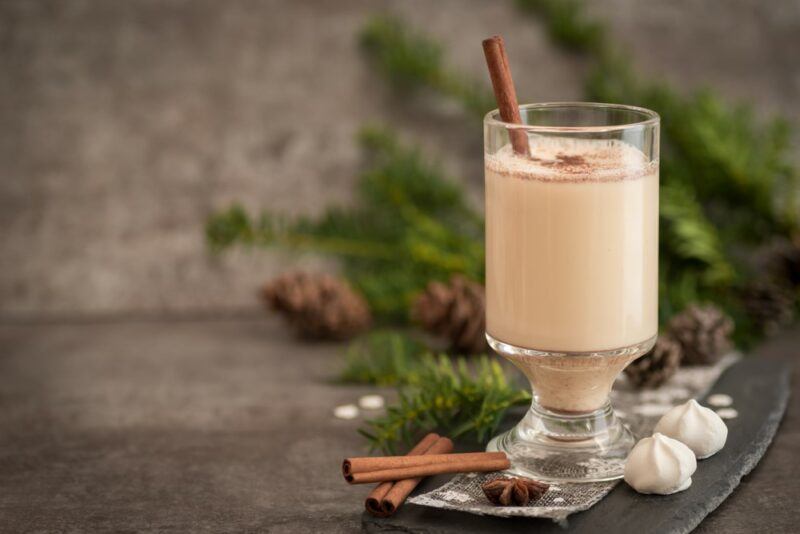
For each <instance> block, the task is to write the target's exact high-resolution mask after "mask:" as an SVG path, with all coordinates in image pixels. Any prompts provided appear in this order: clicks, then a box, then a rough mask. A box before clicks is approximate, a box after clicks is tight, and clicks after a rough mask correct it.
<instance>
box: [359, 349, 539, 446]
mask: <svg viewBox="0 0 800 534" xmlns="http://www.w3.org/2000/svg"><path fill="white" fill-rule="evenodd" d="M471 361H472V362H473V363H474V365H473V369H474V370H471V368H470V366H468V365H467V363H466V361H465V360H464V359H458V360H456V362H455V364H453V362H452V361H451V360H450V359H449V358H448V357H447V356H443V355H442V356H438V357H434V356H432V355H426V356H424V357H423V359H422V363H421V365H420V368H419V370H418V372H417V373H414V374H412V375H411V377H410V380H409V383H408V384H407V385H406V386H403V387H401V388H400V389H399V398H398V402H397V404H395V405H393V406H390V407H389V408H388V409H387V413H386V415H384V416H383V417H379V418H376V419H372V420H370V421H368V422H367V427H366V428H363V429H361V430H360V432H361V433H362V435H364V436H365V437H366V438H367V439H368V440H369V442H370V446H371V448H372V449H373V450H382V451H384V452H387V453H394V452H395V451H396V450H397V446H398V445H400V444H401V443H406V444H409V443H411V442H412V441H413V440H414V439H415V438H417V437H419V436H420V435H421V434H424V433H426V432H431V431H434V430H437V431H439V432H442V433H444V434H447V435H448V436H449V437H451V438H454V439H455V438H462V437H463V438H471V439H474V440H477V441H478V442H485V441H486V440H487V439H488V438H489V437H490V436H491V435H492V434H493V433H494V432H495V431H496V429H497V426H498V425H499V424H500V421H501V419H502V417H503V415H504V414H505V412H506V410H508V408H510V407H512V406H516V405H522V404H526V403H529V402H530V401H531V396H530V393H529V392H528V391H527V390H522V389H518V388H516V387H514V386H512V385H511V384H509V382H508V380H507V379H506V376H505V375H504V374H503V369H502V368H501V367H500V364H499V363H498V362H497V361H496V360H494V359H490V357H488V356H481V357H480V358H478V359H472V360H471Z"/></svg>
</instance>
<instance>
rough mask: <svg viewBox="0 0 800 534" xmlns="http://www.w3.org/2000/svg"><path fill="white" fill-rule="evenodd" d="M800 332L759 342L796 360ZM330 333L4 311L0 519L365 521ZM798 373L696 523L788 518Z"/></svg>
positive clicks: (799, 416) (783, 522)
mask: <svg viewBox="0 0 800 534" xmlns="http://www.w3.org/2000/svg"><path fill="white" fill-rule="evenodd" d="M798 340H800V330H795V331H794V332H790V333H787V334H784V335H782V336H780V337H778V338H776V339H774V340H773V341H772V342H771V343H769V344H768V345H765V346H764V347H762V348H761V349H760V350H759V352H758V354H756V355H754V356H753V357H763V358H778V359H789V360H794V361H796V360H797V352H798V346H799V345H798ZM340 349H341V347H340V346H339V345H329V344H300V343H297V342H296V341H295V340H293V339H291V338H289V337H288V334H287V332H286V329H285V328H284V327H283V326H282V325H280V324H278V323H276V322H267V321H261V320H257V321H246V320H237V321H172V322H129V323H113V322H100V323H86V324H61V325H3V326H0V531H3V532H15V533H16V532H28V531H38V532H108V531H115V532H139V531H150V532H153V531H156V532H241V531H260V532H265V531H266V532H281V533H282V532H289V533H294V532H297V533H306V532H326V533H327V532H330V533H338V532H354V531H358V530H360V528H361V512H362V510H363V508H362V507H363V499H364V496H365V494H366V492H367V490H366V488H362V487H352V486H348V485H347V484H345V483H344V482H343V481H342V479H341V474H340V472H339V465H340V462H341V459H342V458H343V457H345V456H347V455H352V454H354V453H357V452H359V451H363V450H364V449H363V446H364V441H363V440H362V439H361V438H360V437H359V436H358V434H357V433H356V432H355V431H356V429H357V428H358V426H359V425H360V424H361V421H360V420H354V421H341V420H337V419H334V418H333V417H332V416H331V409H332V408H333V407H334V406H335V405H338V404H342V403H349V402H354V401H355V400H356V399H357V398H358V396H359V395H361V394H363V393H365V392H368V391H369V392H372V391H375V390H374V389H373V388H367V387H352V386H342V385H335V384H333V383H332V379H333V378H334V377H335V374H336V370H337V369H338V367H339V362H338V360H337V355H338V354H339V352H340ZM792 384H793V388H794V391H795V394H794V395H793V396H792V397H791V399H790V406H789V409H788V411H787V413H786V416H785V418H784V421H783V423H782V425H781V428H780V429H779V431H778V433H777V435H776V436H775V440H774V442H773V444H772V445H771V446H770V448H769V449H768V450H767V452H766V455H765V456H764V458H763V459H762V461H761V462H760V463H759V464H758V466H756V468H755V469H754V470H753V471H752V472H751V473H750V474H749V475H747V476H745V478H744V479H743V480H742V483H741V485H740V486H739V487H738V488H737V489H736V491H735V492H734V493H733V494H732V495H731V496H730V497H729V498H728V499H727V500H726V501H725V502H723V503H722V505H721V506H720V507H719V508H717V509H716V510H715V511H714V512H712V513H711V514H710V515H709V516H708V517H707V519H706V520H705V521H704V522H703V523H701V525H700V527H699V528H698V530H697V531H698V532H720V533H721V532H724V533H726V534H730V533H732V534H740V533H741V534H744V533H751V532H764V531H767V532H791V531H793V530H794V528H795V526H796V524H797V521H798V519H800V518H798V512H797V508H796V506H795V503H796V502H797V501H798V500H800V485H798V484H797V481H798V480H800V463H798V462H797V461H796V460H797V459H796V454H797V450H798V447H800V395H798V394H797V393H796V392H797V379H796V374H795V375H794V377H793V382H792ZM745 409H746V408H741V409H740V411H745ZM429 513H430V514H433V515H434V516H435V515H436V514H441V512H440V511H436V510H432V511H430V512H429ZM530 526H531V525H527V527H526V528H528V529H529V528H530Z"/></svg>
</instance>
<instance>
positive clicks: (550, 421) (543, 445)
mask: <svg viewBox="0 0 800 534" xmlns="http://www.w3.org/2000/svg"><path fill="white" fill-rule="evenodd" d="M634 443H635V439H634V437H633V434H632V433H631V432H630V430H628V428H627V427H626V426H625V425H623V424H622V422H621V421H620V420H619V419H617V417H616V416H615V415H614V410H612V409H611V404H610V403H606V405H605V406H603V407H602V408H600V409H599V410H596V411H594V412H591V413H588V414H581V415H564V414H557V413H554V412H550V411H548V410H546V409H544V408H542V407H541V406H538V405H537V404H535V403H534V404H533V406H531V409H530V410H528V413H527V414H525V417H524V418H523V419H522V421H520V422H519V423H518V424H517V426H515V427H514V428H512V429H511V430H509V431H508V432H505V433H503V434H500V435H499V436H495V437H494V438H492V440H491V441H490V442H489V445H487V447H486V450H487V451H503V452H505V453H506V454H507V455H508V458H509V460H510V461H511V469H509V470H508V471H509V472H511V473H514V474H517V475H521V476H526V477H530V478H534V479H536V480H542V481H546V482H602V481H606V480H615V479H618V478H622V475H623V471H624V469H625V459H626V458H627V457H628V453H629V452H630V450H631V449H632V448H633V445H634Z"/></svg>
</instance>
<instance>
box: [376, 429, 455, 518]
mask: <svg viewBox="0 0 800 534" xmlns="http://www.w3.org/2000/svg"><path fill="white" fill-rule="evenodd" d="M452 451H453V442H452V441H450V440H449V439H448V438H439V440H438V441H437V442H436V443H434V444H433V445H432V446H431V448H430V449H428V451H427V452H425V454H448V453H450V452H452ZM421 481H422V477H415V478H407V479H405V480H399V481H397V482H395V483H394V485H393V486H392V488H391V489H390V490H389V492H388V493H387V494H386V495H385V496H384V497H383V499H382V500H381V510H382V511H383V513H384V515H386V516H390V515H392V514H393V513H395V511H396V510H397V509H398V508H400V505H401V504H403V502H405V500H406V497H408V496H409V495H410V494H411V492H412V491H414V488H416V487H417V484H419V483H420V482H421Z"/></svg>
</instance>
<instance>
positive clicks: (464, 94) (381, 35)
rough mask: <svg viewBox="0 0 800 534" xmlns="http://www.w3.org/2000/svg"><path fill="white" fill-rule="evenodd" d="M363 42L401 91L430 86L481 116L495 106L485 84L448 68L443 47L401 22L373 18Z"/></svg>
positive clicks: (386, 18)
mask: <svg viewBox="0 0 800 534" xmlns="http://www.w3.org/2000/svg"><path fill="white" fill-rule="evenodd" d="M360 40H361V45H362V47H363V49H364V51H365V52H366V53H367V55H368V56H369V57H370V59H372V60H373V62H374V63H375V65H376V66H377V67H378V68H379V69H380V70H381V71H382V72H383V73H384V74H385V75H386V76H387V77H388V78H389V80H391V81H392V82H393V84H394V85H395V86H396V87H398V88H400V89H403V90H414V89H417V88H421V87H426V88H428V89H430V90H432V91H434V92H437V93H439V94H441V95H444V96H446V97H448V98H452V99H454V100H456V101H457V102H459V103H461V104H462V105H463V107H464V108H465V109H466V110H468V111H469V112H471V113H472V114H474V115H477V116H479V117H482V116H483V115H484V114H485V113H486V112H488V111H489V110H491V109H493V108H494V107H495V105H494V99H493V98H492V95H491V93H490V92H489V91H488V89H487V88H486V86H485V85H484V84H481V83H477V82H476V81H474V80H471V79H470V78H469V77H467V76H464V75H462V74H460V73H458V72H456V71H454V70H452V69H450V68H448V67H446V66H445V64H444V60H443V58H442V56H443V55H442V48H441V46H440V45H439V44H438V43H436V42H434V41H432V40H431V39H428V38H427V37H425V36H424V35H422V34H419V33H416V32H413V31H411V30H410V29H409V28H408V27H407V26H406V25H405V24H403V23H402V22H401V21H400V20H399V19H396V18H394V17H391V16H387V15H381V16H376V17H372V18H371V19H369V20H368V21H367V23H366V25H365V26H364V28H363V29H362V31H361V39H360Z"/></svg>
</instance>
